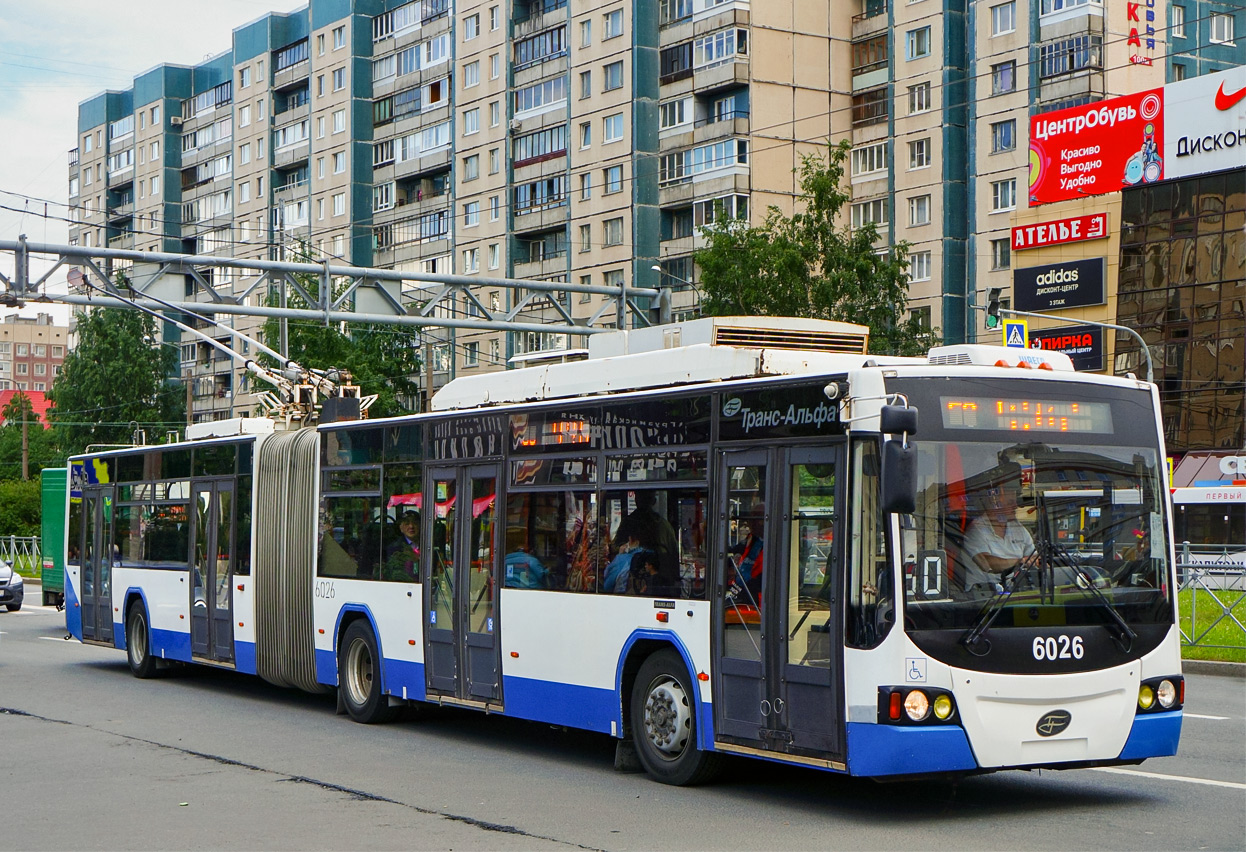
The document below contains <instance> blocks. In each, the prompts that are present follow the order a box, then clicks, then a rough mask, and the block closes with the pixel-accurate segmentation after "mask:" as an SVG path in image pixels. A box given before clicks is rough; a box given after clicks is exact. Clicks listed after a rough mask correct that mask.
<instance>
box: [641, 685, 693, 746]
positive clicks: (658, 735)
mask: <svg viewBox="0 0 1246 852" xmlns="http://www.w3.org/2000/svg"><path fill="white" fill-rule="evenodd" d="M644 722H645V735H646V736H647V737H648V738H649V742H651V743H652V744H653V747H654V748H656V749H657V750H658V751H659V752H661V753H662V754H663V755H665V756H666V757H669V758H676V757H679V755H681V754H683V752H684V749H685V748H687V747H688V738H689V737H691V736H692V711H691V708H690V707H689V704H688V694H687V693H686V692H684V688H683V687H682V686H680V685H679V682H678V681H676V680H674V679H671V678H662V679H660V680H658V681H656V682H655V683H654V684H653V685H652V686H650V687H649V695H648V697H647V698H646V699H645V720H644Z"/></svg>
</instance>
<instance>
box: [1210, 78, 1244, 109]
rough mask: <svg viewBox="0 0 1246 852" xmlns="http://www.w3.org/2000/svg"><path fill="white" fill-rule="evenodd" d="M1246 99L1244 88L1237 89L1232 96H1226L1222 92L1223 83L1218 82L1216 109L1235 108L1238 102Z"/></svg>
mask: <svg viewBox="0 0 1246 852" xmlns="http://www.w3.org/2000/svg"><path fill="white" fill-rule="evenodd" d="M1242 98H1246V86H1243V87H1242V88H1240V89H1238V90H1237V91H1236V92H1234V93H1233V94H1231V95H1230V94H1226V93H1225V91H1224V81H1223V80H1221V81H1220V88H1219V89H1216V109H1218V110H1226V109H1232V108H1233V107H1235V106H1237V103H1238V101H1240V100H1241V99H1242Z"/></svg>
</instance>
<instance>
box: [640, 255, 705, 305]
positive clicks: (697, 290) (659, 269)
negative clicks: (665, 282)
mask: <svg viewBox="0 0 1246 852" xmlns="http://www.w3.org/2000/svg"><path fill="white" fill-rule="evenodd" d="M649 268H650V269H652V270H653V271H654V272H656V273H658V275H665V276H666V277H667V278H671V279H674V280H675V281H678V282H679V283H680V284H686V285H687V286H688V288H689V289H691V290H692V292H693V293H696V296H697V301H696V306H695V307H696V312H697V314H698V315H700V313H701V301H702V294H701V289H700V288H699V287H697V285H696V284H693V283H692V282H691V281H689V280H688V279H687V278H680V277H679V276H678V275H675V274H673V273H671V272H667V271H666V270H665V269H663V268H662V265H661V264H658V263H655V264H654V265H653V266H651V267H649Z"/></svg>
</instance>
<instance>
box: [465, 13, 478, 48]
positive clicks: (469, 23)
mask: <svg viewBox="0 0 1246 852" xmlns="http://www.w3.org/2000/svg"><path fill="white" fill-rule="evenodd" d="M478 35H480V14H479V13H477V14H475V15H468V16H467V17H466V18H464V19H463V41H471V40H472V39H474V38H475V37H476V36H478Z"/></svg>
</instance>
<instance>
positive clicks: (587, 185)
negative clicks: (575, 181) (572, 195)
mask: <svg viewBox="0 0 1246 852" xmlns="http://www.w3.org/2000/svg"><path fill="white" fill-rule="evenodd" d="M592 197H593V176H592V174H590V173H589V172H585V173H584V174H582V175H580V200H581V201H588V200H589V199H590V198H592Z"/></svg>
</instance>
